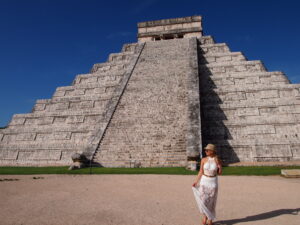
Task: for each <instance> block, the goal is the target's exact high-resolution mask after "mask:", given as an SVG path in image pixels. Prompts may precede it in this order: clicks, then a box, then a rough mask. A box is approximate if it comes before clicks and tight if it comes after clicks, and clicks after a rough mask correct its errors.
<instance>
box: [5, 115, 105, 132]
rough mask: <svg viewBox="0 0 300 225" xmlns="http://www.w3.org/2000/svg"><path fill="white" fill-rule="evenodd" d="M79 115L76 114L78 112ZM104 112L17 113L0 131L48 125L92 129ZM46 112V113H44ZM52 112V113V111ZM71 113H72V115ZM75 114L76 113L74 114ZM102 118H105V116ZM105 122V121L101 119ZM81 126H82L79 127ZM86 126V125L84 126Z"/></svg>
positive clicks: (59, 127) (61, 127) (55, 127)
mask: <svg viewBox="0 0 300 225" xmlns="http://www.w3.org/2000/svg"><path fill="white" fill-rule="evenodd" d="M80 113H81V115H78V114H80ZM103 113H105V112H99V111H98V112H93V113H91V112H89V113H83V112H78V111H77V112H72V113H70V114H71V115H67V113H66V112H65V113H64V114H59V115H51V114H52V113H44V114H42V115H36V114H35V113H33V114H28V115H26V114H18V117H16V116H15V115H16V114H15V115H14V117H13V118H12V120H11V121H10V123H9V126H8V127H7V128H5V129H2V130H1V131H0V133H3V132H6V131H8V130H11V129H15V130H17V131H18V129H19V130H20V132H21V131H22V129H28V130H30V129H32V130H35V129H36V128H37V127H38V128H40V129H48V127H47V126H50V128H49V129H50V130H51V129H56V130H59V129H62V130H64V129H69V128H68V127H72V126H73V127H74V128H76V129H87V130H90V129H94V124H95V123H99V122H98V121H99V119H100V118H101V117H102V114H103ZM45 114H46V115H45ZM53 114H54V113H53ZM72 114H73V115H72ZM74 114H77V115H74ZM103 120H106V119H105V118H104V119H103ZM103 122H106V121H103ZM81 126H83V128H81ZM85 126H86V127H85Z"/></svg>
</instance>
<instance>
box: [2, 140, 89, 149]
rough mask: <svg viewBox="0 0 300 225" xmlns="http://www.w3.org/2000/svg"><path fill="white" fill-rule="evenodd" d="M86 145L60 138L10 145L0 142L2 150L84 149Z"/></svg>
mask: <svg viewBox="0 0 300 225" xmlns="http://www.w3.org/2000/svg"><path fill="white" fill-rule="evenodd" d="M85 146H86V144H85V143H83V144H82V143H81V144H80V143H75V142H73V143H71V142H70V141H69V142H66V141H63V140H60V141H59V142H58V141H54V142H50V141H49V142H48V141H47V142H45V141H44V142H38V143H37V142H35V143H34V142H28V143H10V144H9V145H5V144H2V143H1V144H0V152H1V151H20V150H28V151H35V150H51V149H53V150H63V151H68V150H69V151H70V150H71V151H78V150H80V151H82V150H83V149H84V147H85Z"/></svg>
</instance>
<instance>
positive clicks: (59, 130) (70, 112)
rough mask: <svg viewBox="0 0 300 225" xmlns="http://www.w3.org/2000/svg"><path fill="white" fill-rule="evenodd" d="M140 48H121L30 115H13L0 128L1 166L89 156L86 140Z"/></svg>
mask: <svg viewBox="0 0 300 225" xmlns="http://www.w3.org/2000/svg"><path fill="white" fill-rule="evenodd" d="M141 46H142V44H127V45H124V47H123V49H122V52H121V53H116V54H111V55H110V56H109V59H108V61H107V62H106V63H100V64H95V65H94V66H93V68H92V71H91V73H90V74H81V75H77V76H76V78H75V80H74V81H73V84H72V85H71V86H66V87H58V88H57V89H56V91H55V93H54V94H53V97H52V98H51V99H42V100H37V101H36V104H35V106H34V107H33V109H32V112H31V113H27V114H15V115H14V116H13V118H12V120H11V121H10V123H9V124H8V127H7V128H6V129H1V130H0V134H1V135H0V164H1V165H66V164H70V162H71V155H72V154H73V153H76V152H78V153H83V152H84V153H86V152H87V153H89V152H88V151H87V148H88V147H89V148H90V146H91V138H92V139H93V140H94V139H95V135H94V134H95V133H97V132H98V133H99V130H100V131H101V129H104V128H105V127H106V125H107V122H108V120H109V119H110V118H109V117H110V116H111V114H110V113H111V110H112V108H113V107H114V104H113V103H114V102H115V99H118V98H119V95H120V92H119V87H120V85H122V83H123V82H124V79H126V76H127V75H128V73H131V72H132V70H133V68H134V66H135V64H136V60H137V56H138V55H139V54H140V52H141ZM87 155H88V154H87Z"/></svg>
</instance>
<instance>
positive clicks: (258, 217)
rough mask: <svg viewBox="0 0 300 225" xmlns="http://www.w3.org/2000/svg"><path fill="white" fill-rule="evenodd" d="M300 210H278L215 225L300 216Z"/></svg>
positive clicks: (219, 222)
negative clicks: (285, 215)
mask: <svg viewBox="0 0 300 225" xmlns="http://www.w3.org/2000/svg"><path fill="white" fill-rule="evenodd" d="M299 211H300V208H296V209H278V210H274V211H270V212H266V213H261V214H257V215H254V216H247V217H244V218H239V219H232V220H220V221H216V222H214V224H215V225H232V224H236V223H243V222H250V221H257V220H265V219H269V218H272V217H275V216H280V215H284V214H291V215H299Z"/></svg>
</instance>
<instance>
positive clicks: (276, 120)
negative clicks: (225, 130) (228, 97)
mask: <svg viewBox="0 0 300 225" xmlns="http://www.w3.org/2000/svg"><path fill="white" fill-rule="evenodd" d="M299 121H300V113H296V114H286V115H284V114H283V115H281V116H280V117H278V115H273V114H271V115H251V116H243V117H238V116H236V117H235V118H234V120H218V119H215V120H211V121H210V120H205V123H209V124H211V125H212V124H216V125H217V126H220V125H225V126H227V127H229V126H248V125H255V124H256V125H266V124H271V125H278V124H297V123H299Z"/></svg>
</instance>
